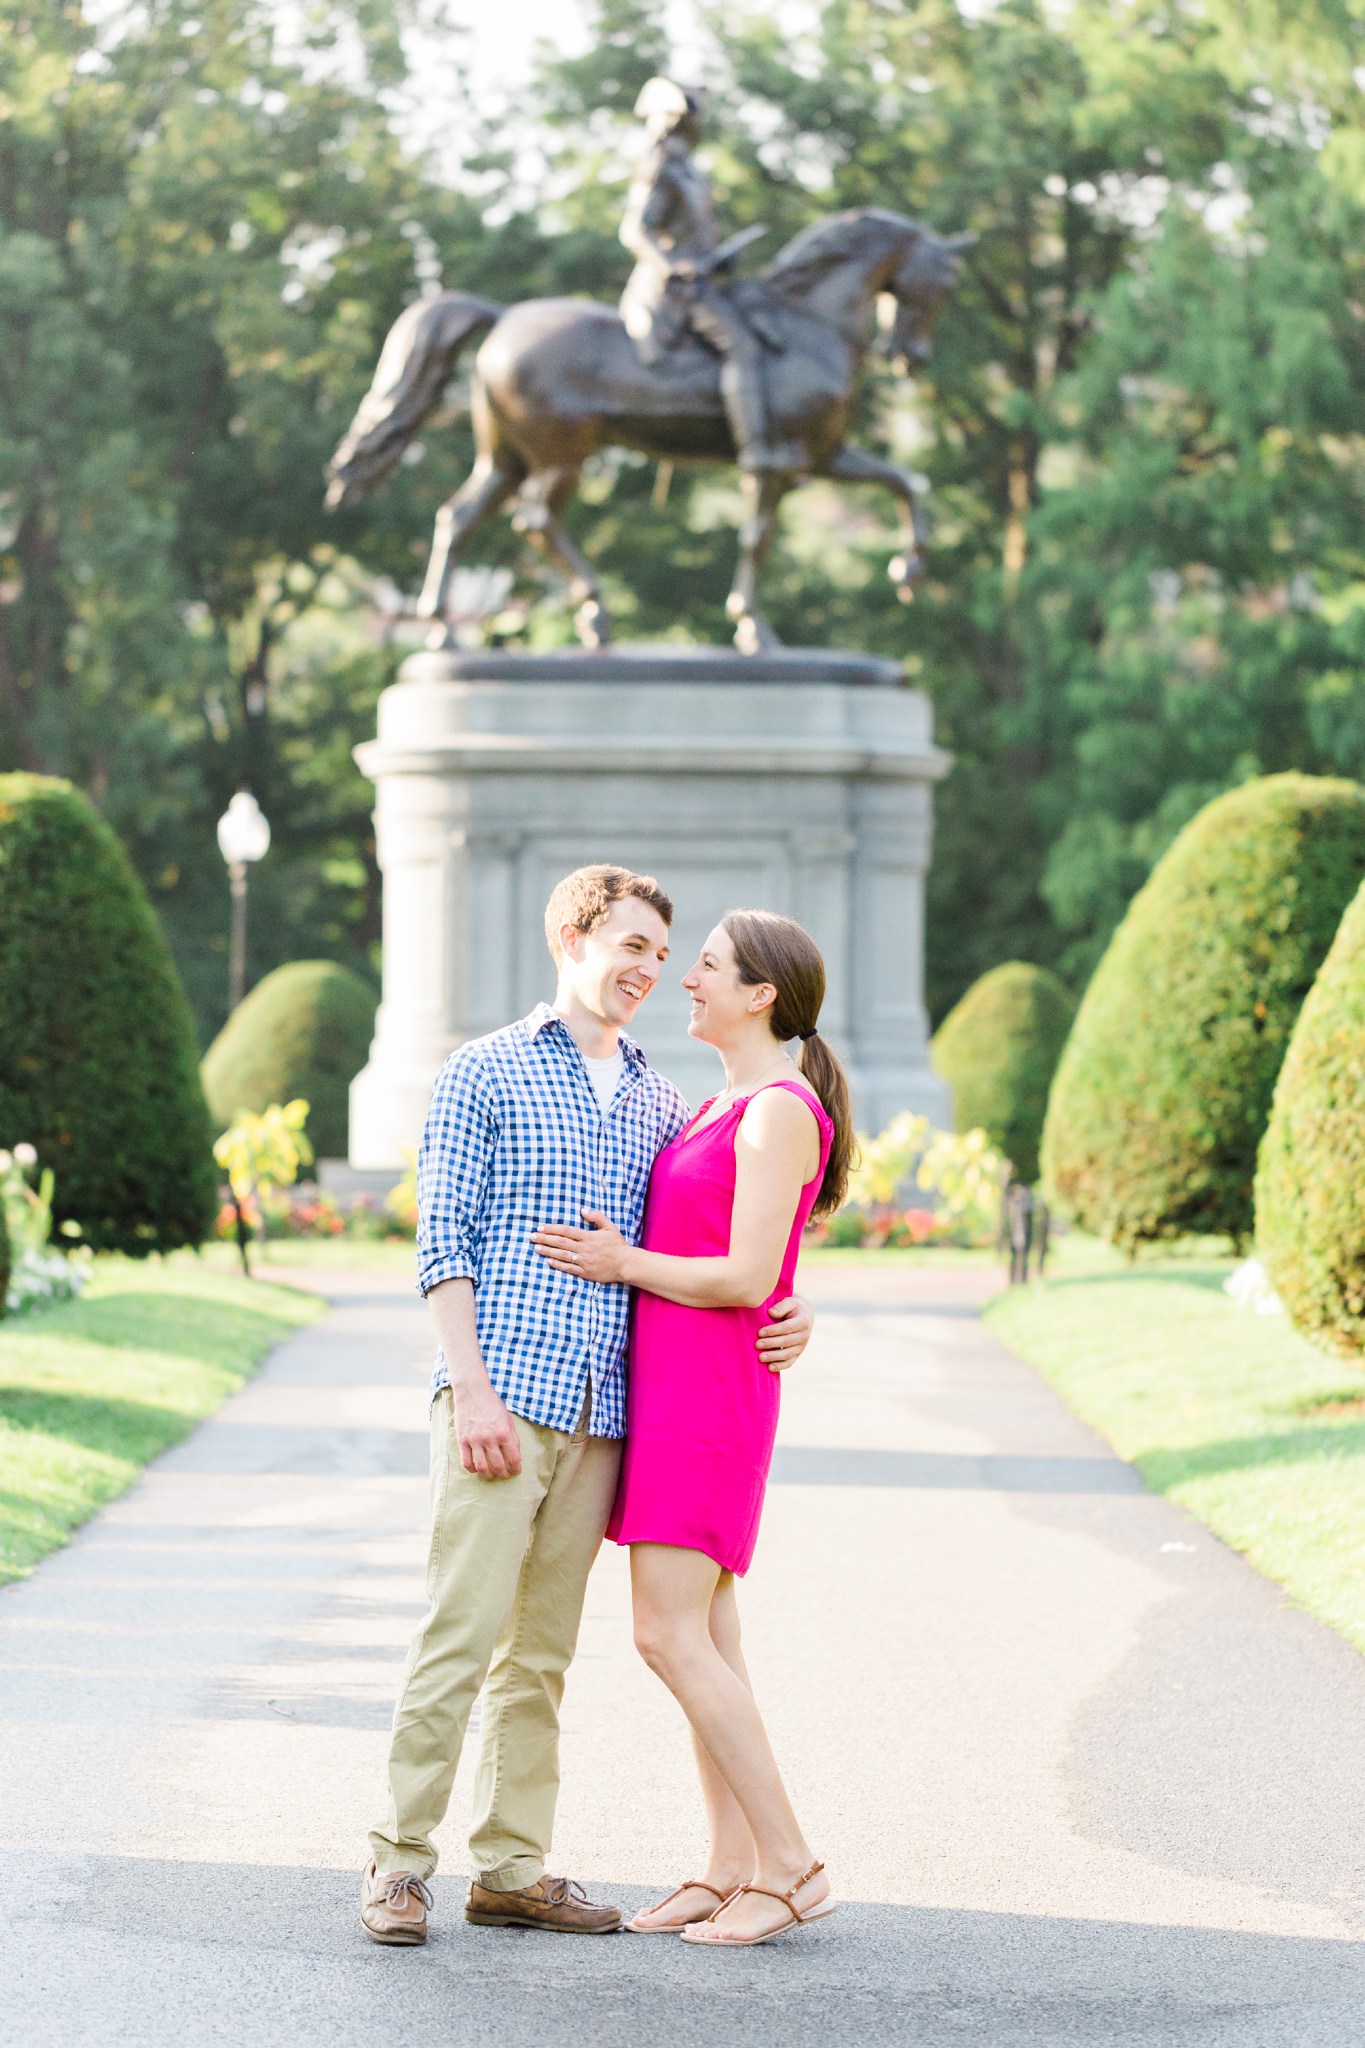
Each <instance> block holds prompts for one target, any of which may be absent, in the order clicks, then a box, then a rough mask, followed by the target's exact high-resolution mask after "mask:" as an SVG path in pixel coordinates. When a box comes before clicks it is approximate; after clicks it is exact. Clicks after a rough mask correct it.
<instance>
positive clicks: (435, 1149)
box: [417, 1003, 689, 1437]
mask: <svg viewBox="0 0 1365 2048" xmlns="http://www.w3.org/2000/svg"><path fill="white" fill-rule="evenodd" d="M621 1049H622V1051H623V1053H624V1054H625V1063H624V1067H623V1069H622V1074H621V1080H620V1083H619V1085H618V1087H617V1090H616V1094H615V1096H614V1097H613V1099H612V1102H611V1104H610V1107H609V1108H608V1110H607V1112H606V1114H605V1115H603V1114H602V1113H601V1111H599V1109H598V1107H597V1098H596V1096H595V1095H594V1093H593V1089H592V1083H591V1081H590V1080H589V1078H588V1070H587V1068H586V1067H585V1066H584V1064H583V1058H582V1055H581V1054H580V1052H579V1050H578V1047H577V1046H576V1045H575V1043H574V1041H573V1039H572V1037H571V1036H570V1034H569V1030H568V1027H567V1025H566V1024H565V1023H564V1021H563V1019H562V1018H561V1017H558V1016H556V1015H555V1013H554V1011H553V1010H551V1009H550V1008H549V1006H548V1004H545V1003H541V1004H540V1005H539V1006H538V1007H537V1008H536V1009H534V1010H533V1011H532V1012H531V1014H530V1016H529V1017H523V1018H521V1019H520V1021H519V1022H518V1023H516V1024H509V1025H508V1026H507V1028H506V1030H504V1031H493V1032H490V1033H489V1035H488V1036H487V1037H486V1038H475V1039H471V1040H470V1041H469V1043H468V1044H467V1045H462V1046H460V1048H459V1049H458V1051H456V1052H453V1053H452V1054H451V1055H450V1058H449V1059H448V1060H447V1061H446V1063H445V1065H444V1066H443V1067H442V1069H441V1071H440V1073H439V1074H438V1075H437V1077H436V1086H435V1088H434V1089H433V1090H432V1096H431V1108H430V1109H429V1111H428V1112H427V1121H426V1129H425V1130H424V1131H423V1133H422V1149H421V1153H420V1155H419V1158H418V1162H417V1206H418V1226H417V1275H418V1284H419V1286H420V1287H421V1290H422V1292H423V1294H429V1293H430V1291H431V1289H432V1288H433V1287H436V1286H438V1285H439V1284H440V1282H441V1281H442V1280H472V1281H473V1282H474V1312H475V1319H476V1322H477V1327H478V1335H479V1347H480V1349H481V1351H482V1353H483V1360H484V1364H485V1365H486V1366H487V1367H488V1376H489V1378H490V1379H491V1380H492V1382H493V1385H494V1387H495V1388H496V1389H497V1391H498V1393H499V1394H500V1395H501V1396H502V1398H503V1400H504V1401H505V1402H506V1403H507V1406H508V1407H509V1408H510V1409H511V1410H512V1413H513V1414H514V1415H524V1416H525V1417H526V1418H527V1420H528V1421H530V1422H540V1423H544V1424H546V1425H547V1426H548V1427H549V1428H551V1429H562V1430H570V1431H571V1430H574V1429H576V1428H577V1427H578V1424H579V1420H580V1418H581V1416H582V1413H583V1402H584V1396H585V1392H586V1389H587V1386H588V1383H589V1381H591V1384H592V1419H591V1422H590V1424H589V1428H590V1431H591V1433H592V1435H593V1436H608V1437H620V1436H624V1435H625V1433H626V1386H625V1381H626V1375H625V1357H626V1337H627V1328H628V1317H629V1313H630V1289H629V1288H628V1287H616V1286H606V1285H604V1284H602V1283H601V1282H598V1281H593V1280H580V1279H577V1278H575V1277H573V1276H572V1275H570V1274H568V1273H556V1272H555V1270H554V1268H553V1266H551V1265H550V1264H549V1263H548V1261H547V1260H545V1259H543V1258H542V1257H541V1256H540V1253H539V1252H538V1251H537V1250H536V1248H535V1246H534V1245H533V1244H532V1243H531V1232H532V1231H533V1230H534V1229H535V1228H536V1227H537V1226H538V1225H539V1224H542V1223H581V1222H582V1220H583V1218H582V1211H583V1210H584V1209H601V1210H602V1211H604V1212H605V1214H606V1215H608V1216H610V1217H611V1219H612V1221H613V1223H615V1225H616V1226H617V1228H618V1229H619V1230H620V1231H621V1232H622V1234H623V1235H624V1236H625V1237H627V1238H629V1239H630V1241H631V1243H632V1244H635V1243H638V1241H639V1236H640V1225H641V1222H642V1220H643V1217H644V1207H645V1193H646V1190H647V1189H648V1186H649V1172H650V1168H651V1167H652V1166H653V1164H654V1161H655V1159H656V1157H657V1156H658V1154H659V1153H660V1152H661V1151H662V1150H663V1148H664V1146H665V1145H667V1144H668V1143H669V1141H670V1139H672V1138H674V1137H676V1136H677V1134H678V1132H679V1131H680V1130H681V1129H682V1127H683V1125H684V1124H685V1123H686V1121H687V1117H688V1113H689V1112H688V1108H687V1104H686V1103H685V1102H684V1100H683V1098H682V1096H681V1095H680V1094H679V1093H678V1091H677V1089H676V1088H675V1087H674V1086H673V1084H672V1082H671V1081H666V1080H665V1079H664V1078H663V1076H662V1074H656V1073H655V1071H654V1069H653V1068H652V1067H651V1066H650V1065H649V1063H648V1061H647V1060H646V1059H645V1056H644V1054H643V1052H642V1051H641V1050H640V1048H639V1046H638V1045H636V1044H635V1042H634V1040H633V1039H629V1038H626V1037H625V1036H624V1035H623V1036H622V1039H621ZM449 1384H450V1381H449V1375H448V1374H447V1371H446V1365H445V1360H444V1358H443V1357H441V1356H440V1355H439V1354H438V1356H437V1360H436V1370H435V1372H434V1374H433V1375H432V1383H431V1385H432V1394H433V1397H434V1396H435V1394H436V1392H437V1390H438V1389H439V1388H441V1387H444V1386H448V1385H449Z"/></svg>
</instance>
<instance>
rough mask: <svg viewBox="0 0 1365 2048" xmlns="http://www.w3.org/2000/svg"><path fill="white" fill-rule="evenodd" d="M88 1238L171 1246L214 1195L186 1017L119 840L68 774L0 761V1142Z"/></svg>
mask: <svg viewBox="0 0 1365 2048" xmlns="http://www.w3.org/2000/svg"><path fill="white" fill-rule="evenodd" d="M24 1139H28V1140H29V1141H30V1142H31V1143H32V1144H34V1145H36V1146H37V1148H38V1157H39V1160H40V1161H41V1163H42V1164H43V1165H44V1166H50V1167H51V1168H52V1171H53V1174H54V1176H55V1179H56V1191H55V1197H54V1203H53V1219H54V1222H56V1223H63V1222H67V1221H71V1222H75V1223H79V1224H80V1226H81V1230H82V1232H83V1234H84V1237H85V1241H86V1243H87V1244H89V1245H91V1246H93V1247H94V1248H95V1249H96V1250H97V1251H122V1252H130V1253H132V1254H133V1255H134V1256H135V1257H140V1256H142V1255H143V1254H145V1253H147V1252H153V1251H157V1252H161V1251H174V1250H176V1249H177V1248H178V1247H179V1246H181V1245H197V1244H200V1243H202V1241H203V1239H204V1238H205V1237H206V1236H207V1235H208V1232H209V1229H210V1227H211V1225H212V1222H213V1216H214V1211H215V1207H216V1203H217V1175H216V1171H215V1168H214V1164H213V1156H212V1152H211V1149H210V1147H211V1139H212V1132H211V1131H210V1129H209V1119H208V1109H207V1106H206V1105H205V1102H204V1093H203V1089H202V1088H201V1087H200V1084H199V1063H198V1055H197V1048H196V1045H195V1036H194V1023H193V1020H192V1018H191V1015H190V1007H189V1004H188V1002H187V1001H186V999H185V993H184V990H183V989H182V988H181V986H180V981H179V978H178V976H177V975H176V971H175V967H174V965H173V963H172V960H171V956H170V952H169V950H168V948H167V945H166V941H165V939H164V938H163V937H162V934H161V928H160V926H159V925H158V923H157V921H156V917H155V914H154V913H153V910H152V907H151V904H150V903H149V902H148V900H147V897H146V895H145V894H144V892H143V889H142V886H141V884H140V883H139V881H138V879H137V876H136V875H135V874H134V873H133V870H132V867H131V865H130V864H129V861H128V858H127V856H126V854H125V853H124V851H123V849H122V847H121V846H120V845H119V842H118V840H117V839H116V838H115V837H114V834H113V832H112V831H111V829H110V828H109V826H108V825H107V824H106V823H105V822H104V820H103V819H102V818H101V817H100V816H99V814H98V813H97V812H96V811H95V809H94V808H93V806H92V805H91V804H90V803H89V802H88V801H87V800H86V798H85V797H83V796H81V795H80V794H79V793H78V792H77V791H76V790H74V789H73V788H72V787H71V785H70V784H69V783H66V782H58V781H55V780H53V779H51V778H49V777H46V776H38V775H0V1145H3V1146H5V1147H7V1148H12V1147H13V1146H14V1145H15V1144H17V1143H21V1142H22V1141H23V1140H24Z"/></svg>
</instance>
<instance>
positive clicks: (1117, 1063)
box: [1043, 775, 1365, 1246]
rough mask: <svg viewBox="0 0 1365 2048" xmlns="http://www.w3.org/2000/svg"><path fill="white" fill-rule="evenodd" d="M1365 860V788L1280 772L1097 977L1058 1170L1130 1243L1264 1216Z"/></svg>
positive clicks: (1138, 903)
mask: <svg viewBox="0 0 1365 2048" xmlns="http://www.w3.org/2000/svg"><path fill="white" fill-rule="evenodd" d="M1363 874H1365V790H1363V789H1362V788H1361V787H1360V785H1359V784H1358V783H1354V782H1344V781H1338V780H1335V779H1332V778H1328V777H1323V776H1312V775H1270V776H1265V777H1263V778H1262V779H1261V780H1259V781H1256V782H1249V783H1247V784H1245V785H1244V786H1243V787H1242V788H1241V789H1234V790H1230V791H1228V793H1227V794H1226V795H1225V796H1220V797H1217V798H1215V799H1214V801H1213V802H1212V803H1210V804H1206V805H1205V807H1204V809H1203V810H1202V811H1200V813H1199V815H1198V816H1197V817H1196V818H1194V819H1192V820H1191V822H1190V823H1189V824H1188V825H1187V826H1186V827H1185V829H1184V831H1183V832H1182V833H1181V834H1180V836H1179V838H1178V839H1177V840H1176V841H1175V843H1174V845H1173V846H1171V847H1170V848H1169V850H1168V851H1167V853H1166V854H1165V855H1164V856H1163V858H1162V859H1161V860H1160V861H1159V862H1158V863H1157V866H1156V867H1155V869H1154V870H1153V872H1152V875H1151V878H1150V879H1149V881H1148V882H1147V883H1146V885H1145V886H1144V887H1143V888H1142V889H1141V890H1139V892H1138V894H1137V895H1136V897H1134V899H1133V902H1132V904H1131V905H1130V907H1129V910H1128V914H1127V916H1126V917H1125V918H1124V920H1123V923H1122V924H1121V925H1120V926H1119V928H1118V930H1117V932H1116V933H1115V934H1114V937H1113V939H1112V940H1111V942H1110V945H1109V949H1108V951H1107V952H1106V953H1105V955H1104V958H1103V959H1102V960H1101V962H1100V964H1099V967H1098V968H1097V969H1096V971H1095V976H1094V979H1093V981H1092V982H1091V984H1090V987H1089V988H1088V989H1087V990H1086V993H1085V996H1084V999H1083V1000H1082V1003H1081V1007H1080V1011H1079V1014H1078V1015H1077V1018H1076V1022H1075V1025H1074V1027H1073V1029H1072V1032H1071V1036H1070V1038H1069V1039H1068V1041H1067V1045H1066V1050H1065V1052H1064V1053H1063V1054H1062V1058H1061V1063H1060V1065H1059V1066H1058V1069H1057V1077H1056V1079H1055V1081H1054V1082H1053V1084H1052V1094H1051V1097H1050V1099H1049V1103H1048V1113H1047V1122H1046V1125H1045V1127H1044V1132H1043V1174H1044V1178H1045V1180H1046V1182H1047V1185H1048V1187H1049V1189H1050V1191H1051V1192H1052V1194H1053V1195H1054V1196H1055V1197H1057V1198H1059V1199H1060V1200H1061V1201H1063V1202H1064V1203H1065V1204H1067V1205H1068V1206H1069V1207H1070V1208H1071V1209H1072V1210H1073V1211H1074V1213H1075V1214H1076V1216H1077V1217H1078V1219H1079V1220H1080V1222H1081V1223H1083V1224H1084V1225H1085V1226H1086V1228H1087V1229H1091V1230H1096V1231H1099V1232H1101V1233H1102V1234H1104V1235H1105V1236H1107V1237H1111V1238H1113V1239H1114V1240H1115V1241H1116V1242H1117V1243H1119V1244H1123V1245H1128V1246H1132V1245H1136V1244H1138V1243H1140V1242H1141V1241H1143V1240H1144V1239H1150V1238H1159V1237H1173V1236H1177V1235H1180V1234H1181V1233H1183V1232H1186V1231H1203V1232H1209V1233H1215V1234H1223V1233H1226V1234H1227V1235H1229V1236H1231V1237H1233V1238H1234V1239H1237V1240H1241V1239H1242V1238H1244V1237H1246V1236H1249V1235H1250V1232H1251V1228H1252V1183H1253V1180H1254V1176H1255V1171H1256V1148H1257V1146H1258V1144H1259V1143H1260V1139H1261V1134H1262V1132H1263V1131H1264V1129H1265V1126H1266V1119H1267V1117H1268V1116H1269V1113H1270V1103H1271V1097H1272V1095H1273V1092H1274V1087H1275V1077H1276V1075H1277V1074H1278V1072H1279V1069H1280V1063H1281V1061H1282V1059H1283V1058H1284V1054H1285V1049H1286V1047H1287V1045H1288V1043H1289V1036H1290V1033H1291V1032H1292V1030H1293V1028H1294V1023H1295V1020H1296V1019H1297V1017H1298V1014H1299V1011H1300V1009H1301V1008H1302V1006H1303V1002H1304V998H1305V997H1306V996H1307V994H1308V991H1309V989H1310V988H1311V987H1312V984H1313V977H1314V975H1315V974H1316V972H1317V970H1318V967H1319V966H1320V964H1321V962H1322V960H1323V958H1324V956H1325V955H1326V952H1327V949H1328V947H1329V946H1330V945H1331V943H1332V939H1333V937H1334V935H1335V933H1336V929H1337V926H1338V924H1339V923H1340V921H1341V918H1342V915H1343V913H1344V911H1345V909H1346V906H1347V904H1348V903H1349V902H1350V901H1351V898H1352V897H1353V896H1354V894H1355V892H1356V890H1357V888H1358V887H1359V885H1360V881H1361V878H1362V875H1363Z"/></svg>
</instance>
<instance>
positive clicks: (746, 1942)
mask: <svg viewBox="0 0 1365 2048" xmlns="http://www.w3.org/2000/svg"><path fill="white" fill-rule="evenodd" d="M824 1867H825V1866H824V1864H823V1863H812V1865H811V1867H810V1869H809V1870H808V1871H807V1872H806V1874H805V1876H804V1877H798V1878H797V1880H796V1883H795V1884H794V1885H793V1886H792V1888H791V1890H790V1891H786V1892H771V1891H769V1890H768V1887H767V1886H766V1885H764V1884H739V1885H736V1886H735V1889H734V1890H733V1891H732V1892H731V1894H730V1897H729V1898H728V1899H722V1900H721V1902H720V1904H719V1905H718V1906H717V1907H716V1910H715V1912H714V1913H708V1914H707V1916H706V1919H705V1920H704V1921H702V1922H700V1923H697V1922H695V1921H694V1922H693V1923H691V1925H689V1926H686V1927H684V1928H683V1929H682V1930H681V1933H680V1935H679V1939H680V1940H682V1941H686V1942H690V1943H691V1945H692V1947H693V1948H757V1947H758V1945H759V1943H760V1942H763V1941H776V1939H777V1937H778V1935H779V1934H790V1933H791V1931H792V1929H793V1927H804V1926H805V1925H806V1924H807V1922H808V1921H811V1920H827V1919H828V1918H829V1915H830V1914H831V1913H832V1912H833V1911H834V1910H835V1905H836V1901H835V1900H833V1899H821V1900H820V1902H819V1904H818V1905H815V1906H809V1907H807V1909H806V1911H805V1912H804V1913H802V1912H800V1911H799V1910H798V1908H797V1906H796V1905H795V1904H794V1901H795V1898H796V1894H797V1893H798V1892H799V1891H800V1889H801V1887H802V1885H803V1884H809V1883H810V1881H811V1879H812V1878H813V1877H818V1876H819V1875H820V1872H821V1871H822V1870H823V1869H824ZM741 1892H758V1893H760V1894H761V1895H762V1897H764V1898H765V1899H776V1900H777V1902H778V1904H779V1905H780V1906H785V1907H786V1909H787V1911H788V1912H789V1913H790V1914H791V1919H790V1920H784V1921H782V1922H781V1923H780V1925H779V1926H777V1927H769V1928H767V1929H766V1930H765V1931H764V1932H763V1933H762V1934H726V1933H725V1932H724V1931H723V1930H721V1931H719V1932H717V1933H715V1934H700V1933H696V1932H694V1928H695V1927H696V1926H697V1925H698V1924H700V1925H701V1926H703V1927H709V1926H710V1924H711V1922H712V1921H713V1920H718V1919H719V1918H720V1916H721V1914H722V1913H723V1912H724V1911H725V1908H726V1907H727V1906H728V1905H729V1904H730V1903H731V1901H732V1900H734V1899H737V1898H738V1897H739V1896H740V1893H741Z"/></svg>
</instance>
